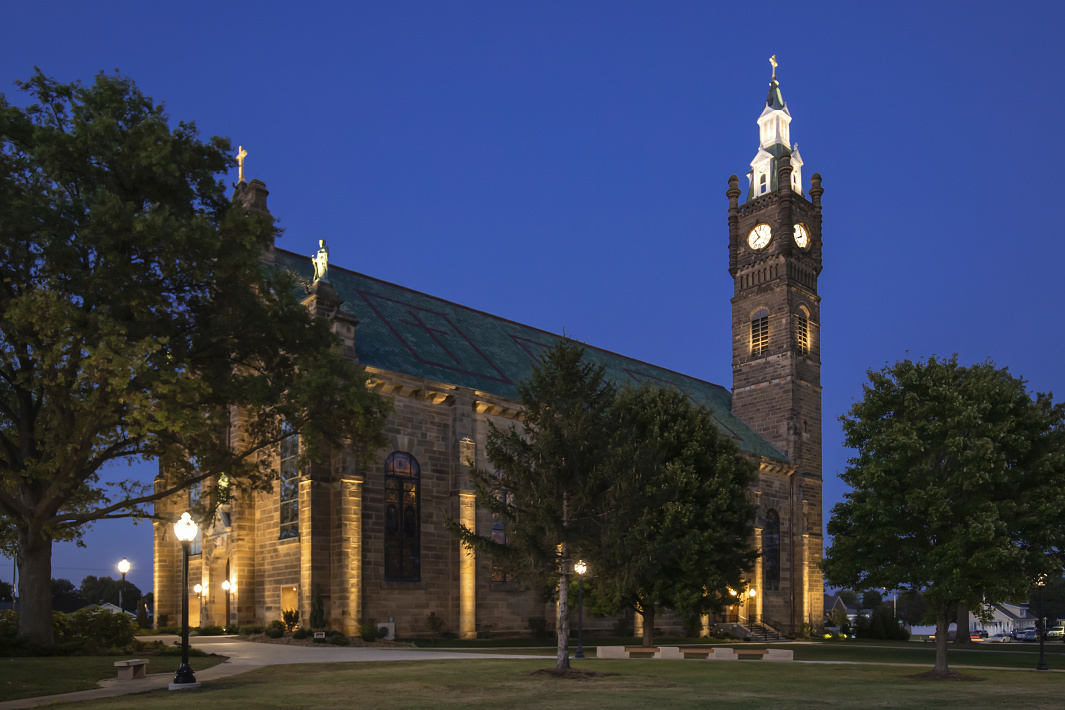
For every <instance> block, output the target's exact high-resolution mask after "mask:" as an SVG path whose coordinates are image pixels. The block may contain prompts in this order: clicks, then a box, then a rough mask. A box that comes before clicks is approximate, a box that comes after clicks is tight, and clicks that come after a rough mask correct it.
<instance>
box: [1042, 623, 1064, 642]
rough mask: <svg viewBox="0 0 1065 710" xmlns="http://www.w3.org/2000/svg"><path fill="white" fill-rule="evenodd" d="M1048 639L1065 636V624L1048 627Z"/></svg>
mask: <svg viewBox="0 0 1065 710" xmlns="http://www.w3.org/2000/svg"><path fill="white" fill-rule="evenodd" d="M1046 637H1047V638H1048V639H1060V638H1065V626H1052V627H1050V628H1049V629H1047V635H1046Z"/></svg>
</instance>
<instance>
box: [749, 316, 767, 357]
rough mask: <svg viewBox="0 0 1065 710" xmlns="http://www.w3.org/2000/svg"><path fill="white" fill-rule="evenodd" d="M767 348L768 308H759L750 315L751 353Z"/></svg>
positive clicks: (757, 353)
mask: <svg viewBox="0 0 1065 710" xmlns="http://www.w3.org/2000/svg"><path fill="white" fill-rule="evenodd" d="M768 350H769V310H768V309H765V308H759V309H758V310H757V311H755V313H754V315H752V316H751V355H755V356H758V355H761V354H762V353H764V352H767V351H768Z"/></svg>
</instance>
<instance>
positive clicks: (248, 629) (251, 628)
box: [237, 624, 263, 636]
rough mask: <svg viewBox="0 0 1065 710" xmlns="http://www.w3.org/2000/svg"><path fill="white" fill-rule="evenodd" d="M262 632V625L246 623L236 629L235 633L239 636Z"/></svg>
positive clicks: (255, 634)
mask: <svg viewBox="0 0 1065 710" xmlns="http://www.w3.org/2000/svg"><path fill="white" fill-rule="evenodd" d="M262 632H263V627H262V626H258V625H255V624H248V625H245V626H241V627H239V628H238V629H237V633H238V634H240V635H241V636H258V635H259V634H261V633H262Z"/></svg>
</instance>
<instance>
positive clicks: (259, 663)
mask: <svg viewBox="0 0 1065 710" xmlns="http://www.w3.org/2000/svg"><path fill="white" fill-rule="evenodd" d="M138 638H139V639H140V640H141V641H145V642H147V641H163V642H164V643H173V642H174V640H176V639H178V637H177V636H141V637H138ZM192 645H193V646H194V647H196V648H199V649H201V650H203V651H206V652H207V653H217V654H219V655H222V656H229V660H228V661H226V662H225V663H219V664H218V665H216V666H212V667H210V668H207V669H206V670H202V671H196V680H198V681H200V682H201V683H206V682H208V681H212V680H215V679H217V678H225V677H226V676H231V675H236V674H238V673H244V672H246V671H250V670H255V669H256V668H262V667H263V666H274V665H282V664H289V663H358V662H365V661H439V660H466V659H471V658H507V659H512V658H540V659H542V658H544V656H520V655H513V654H499V653H455V652H447V651H422V650H417V649H410V650H408V649H404V648H363V647H359V648H350V647H344V646H321V647H318V646H288V645H285V644H273V643H256V642H254V641H241V640H240V639H239V638H236V637H234V636H199V637H196V638H194V639H192ZM148 668H149V670H151V663H149V664H148ZM173 680H174V674H173V673H150V674H149V675H148V677H147V678H144V679H143V680H127V681H120V680H118V679H117V678H108V679H107V680H104V681H101V682H100V685H101V686H102V687H100V688H94V689H93V690H80V691H78V692H76V693H63V694H61V695H44V696H38V697H36V698H23V699H22V700H8V701H6V702H0V710H16V709H17V708H35V707H39V706H41V705H48V704H51V703H65V702H74V701H78V700H94V699H96V698H107V697H111V696H115V695H128V694H130V693H144V692H147V691H149V690H158V689H160V688H166V687H167V686H168V685H170V683H171V681H173ZM177 692H180V691H177Z"/></svg>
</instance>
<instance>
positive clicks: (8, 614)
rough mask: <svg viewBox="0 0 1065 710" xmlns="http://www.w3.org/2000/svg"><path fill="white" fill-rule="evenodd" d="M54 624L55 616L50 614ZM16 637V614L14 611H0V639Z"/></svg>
mask: <svg viewBox="0 0 1065 710" xmlns="http://www.w3.org/2000/svg"><path fill="white" fill-rule="evenodd" d="M52 619H53V623H54V619H55V614H54V613H53V614H52ZM16 636H18V612H17V611H15V610H14V609H3V610H0V639H7V638H11V639H13V638H15V637H16Z"/></svg>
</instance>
